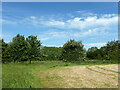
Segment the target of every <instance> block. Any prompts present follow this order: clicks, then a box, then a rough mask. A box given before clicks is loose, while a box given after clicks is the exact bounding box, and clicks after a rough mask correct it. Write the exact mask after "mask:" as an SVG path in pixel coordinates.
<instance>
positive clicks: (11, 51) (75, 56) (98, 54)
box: [0, 34, 120, 63]
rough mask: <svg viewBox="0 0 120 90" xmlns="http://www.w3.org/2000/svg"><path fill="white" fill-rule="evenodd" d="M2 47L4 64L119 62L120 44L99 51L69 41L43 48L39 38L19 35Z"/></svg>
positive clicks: (4, 43) (112, 44)
mask: <svg viewBox="0 0 120 90" xmlns="http://www.w3.org/2000/svg"><path fill="white" fill-rule="evenodd" d="M0 42H1V44H2V47H1V51H2V63H6V62H23V61H29V63H31V61H34V60H40V61H45V60H62V61H73V62H74V61H84V60H88V59H89V60H93V59H97V60H119V58H120V57H119V56H120V53H119V50H120V43H119V42H118V41H115V40H114V41H111V42H108V43H107V44H106V45H105V46H103V47H101V48H100V49H98V48H97V47H91V48H89V49H88V50H86V49H85V48H84V45H83V44H82V41H75V40H69V41H67V42H66V43H65V44H64V45H63V47H47V46H42V43H41V41H40V40H38V39H37V36H33V35H31V36H28V37H27V38H25V37H24V35H20V34H17V35H16V36H15V37H14V38H13V39H12V41H11V42H9V43H6V42H5V41H4V39H1V40H0Z"/></svg>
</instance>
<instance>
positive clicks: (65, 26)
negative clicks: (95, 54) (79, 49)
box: [2, 2, 118, 49]
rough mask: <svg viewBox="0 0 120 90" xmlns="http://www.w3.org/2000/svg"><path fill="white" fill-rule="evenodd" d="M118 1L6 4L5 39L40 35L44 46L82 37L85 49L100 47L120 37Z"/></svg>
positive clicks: (3, 6) (8, 40)
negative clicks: (119, 34) (119, 35)
mask: <svg viewBox="0 0 120 90" xmlns="http://www.w3.org/2000/svg"><path fill="white" fill-rule="evenodd" d="M117 15H118V3H117V2H112V3H110V2H106V3H105V2H103V3H102V2H101V3H98V2H97V3H93V2H85V3H83V2H76V3H73V2H72V3H68V2H61V3H53V2H49V3H46V2H45V3H43V2H37V3H33V2H31V3H29V2H22V3H13V2H11V3H10V2H4V3H3V4H2V38H4V40H5V41H6V42H10V41H11V40H12V38H13V37H14V36H16V35H17V34H18V33H19V34H21V35H24V36H25V37H27V36H29V35H37V36H38V39H40V40H41V42H42V45H44V46H45V45H46V46H57V47H59V46H62V45H63V44H64V43H66V42H67V40H70V39H75V40H76V41H78V40H82V42H83V44H84V45H85V48H86V49H88V48H90V47H92V46H97V47H98V48H99V47H101V46H103V45H105V44H106V43H107V42H108V41H111V40H114V39H115V40H117V39H118V16H117Z"/></svg>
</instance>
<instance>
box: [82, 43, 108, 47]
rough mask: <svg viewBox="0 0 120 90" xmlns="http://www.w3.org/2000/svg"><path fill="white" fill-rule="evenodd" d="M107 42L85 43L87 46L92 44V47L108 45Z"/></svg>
mask: <svg viewBox="0 0 120 90" xmlns="http://www.w3.org/2000/svg"><path fill="white" fill-rule="evenodd" d="M106 44H107V43H88V44H84V45H85V46H90V47H101V46H104V45H106Z"/></svg>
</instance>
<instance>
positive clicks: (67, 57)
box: [61, 40, 86, 61]
mask: <svg viewBox="0 0 120 90" xmlns="http://www.w3.org/2000/svg"><path fill="white" fill-rule="evenodd" d="M83 47H84V45H83V44H82V42H81V41H75V40H69V41H68V42H67V43H65V44H64V45H63V49H62V54H61V58H62V59H63V60H64V61H80V60H84V58H85V55H86V52H85V49H84V48H83Z"/></svg>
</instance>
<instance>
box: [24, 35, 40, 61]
mask: <svg viewBox="0 0 120 90" xmlns="http://www.w3.org/2000/svg"><path fill="white" fill-rule="evenodd" d="M26 40H27V42H29V44H30V49H29V54H28V55H29V61H30V63H31V61H32V60H33V59H34V60H38V59H40V56H41V55H40V46H41V42H40V40H37V36H32V35H31V36H28V37H27V38H26Z"/></svg>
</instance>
